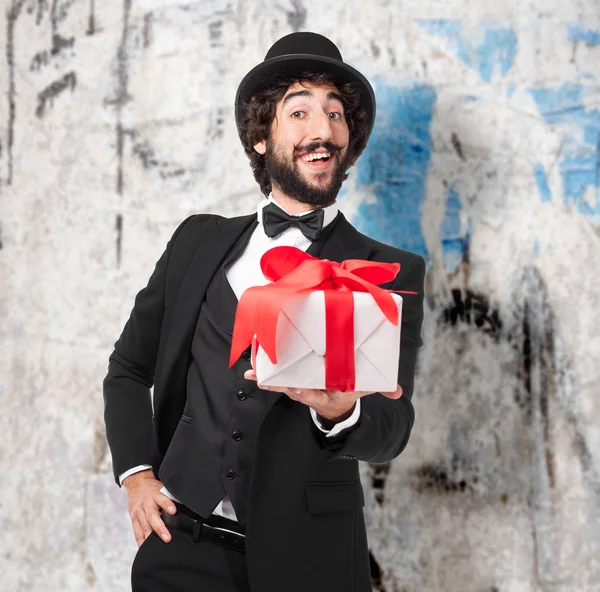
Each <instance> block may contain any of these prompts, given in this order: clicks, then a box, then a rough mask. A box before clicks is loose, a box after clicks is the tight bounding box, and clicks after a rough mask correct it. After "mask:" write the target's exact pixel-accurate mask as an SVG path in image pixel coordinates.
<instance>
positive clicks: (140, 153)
mask: <svg viewBox="0 0 600 592" xmlns="http://www.w3.org/2000/svg"><path fill="white" fill-rule="evenodd" d="M129 135H130V136H131V137H132V138H134V139H135V138H137V136H138V134H137V132H131V133H130V134H129ZM132 150H133V153H134V154H135V156H137V157H138V159H139V161H140V162H141V163H142V166H143V167H144V168H145V169H146V170H156V171H157V172H158V174H159V175H160V178H161V179H171V178H173V177H180V176H181V175H183V174H185V172H186V170H185V168H183V167H182V166H180V165H176V164H172V163H169V162H167V161H165V160H159V159H158V158H157V157H156V154H155V152H154V149H153V148H152V147H151V146H150V143H149V142H148V141H147V140H138V141H134V144H133V149H132Z"/></svg>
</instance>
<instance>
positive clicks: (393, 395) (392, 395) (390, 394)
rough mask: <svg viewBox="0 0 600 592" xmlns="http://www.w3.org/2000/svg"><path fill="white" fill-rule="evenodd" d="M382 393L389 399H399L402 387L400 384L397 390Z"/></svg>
mask: <svg viewBox="0 0 600 592" xmlns="http://www.w3.org/2000/svg"><path fill="white" fill-rule="evenodd" d="M381 394H382V395H383V396H384V397H387V398H388V399H399V398H400V397H401V396H402V387H401V386H400V385H398V388H397V389H396V390H395V391H392V392H387V393H381Z"/></svg>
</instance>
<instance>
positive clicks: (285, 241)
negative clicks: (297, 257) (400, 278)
mask: <svg viewBox="0 0 600 592" xmlns="http://www.w3.org/2000/svg"><path fill="white" fill-rule="evenodd" d="M268 201H269V202H272V203H275V204H276V205H277V206H279V204H278V203H277V202H276V201H275V199H274V198H273V196H272V195H270V196H269V197H268ZM267 203H268V202H267V200H265V199H263V200H261V203H260V204H259V206H258V212H257V217H258V226H257V227H256V228H255V230H254V232H253V233H252V236H251V237H250V240H249V241H248V245H247V246H246V248H245V249H244V252H243V253H242V255H241V256H240V257H239V258H238V259H237V260H236V261H234V262H233V263H232V265H231V266H230V267H229V269H227V270H226V276H227V281H228V282H229V284H230V286H231V288H232V290H233V292H234V293H235V296H236V298H237V299H238V300H239V299H240V297H241V296H242V294H243V293H244V291H245V290H247V289H248V288H251V287H252V286H264V285H266V284H269V283H271V282H269V280H267V279H265V277H264V275H263V273H262V271H261V269H260V259H261V257H262V256H263V255H264V254H265V253H266V252H267V251H268V250H269V249H272V248H273V247H281V246H290V247H296V248H298V249H302V250H303V251H306V250H307V249H308V248H309V247H310V245H311V241H310V239H308V238H306V237H305V236H304V235H303V234H302V232H301V231H300V229H299V228H293V227H290V228H288V229H287V230H285V231H284V232H282V233H281V234H279V235H277V236H275V237H273V238H270V237H268V236H267V235H266V234H265V232H264V229H263V225H262V210H263V208H264V207H265V206H266V205H267ZM279 207H281V206H279ZM282 209H284V208H282ZM308 213H309V212H303V213H302V214H299V215H300V216H304V215H306V214H308ZM323 213H324V218H323V228H325V227H326V226H327V225H328V224H331V222H333V220H334V219H335V217H336V216H337V214H338V206H337V203H335V202H334V203H333V204H331V205H329V206H327V207H325V208H323ZM310 414H311V417H312V419H313V421H314V423H315V425H316V426H317V427H318V428H319V430H321V431H322V432H324V433H325V434H326V435H327V437H328V438H330V437H332V436H335V435H336V434H339V433H340V432H341V431H342V430H343V429H345V428H349V427H351V426H353V425H355V424H356V422H357V421H358V418H359V417H360V399H358V400H357V401H356V405H355V407H354V411H353V412H352V414H351V415H350V417H349V418H348V419H345V420H344V421H342V422H340V423H338V424H336V425H334V426H333V428H331V430H327V429H325V428H324V427H323V425H322V424H321V422H320V421H319V418H318V416H317V413H316V411H315V410H314V409H312V408H310ZM150 468H151V467H150V465H139V466H137V467H133V468H132V469H129V470H128V471H125V472H124V473H121V475H119V481H120V483H121V484H122V483H123V480H124V479H125V478H126V477H128V476H129V475H133V474H134V473H137V472H139V471H144V470H146V469H150ZM161 493H164V494H165V495H166V496H167V497H170V498H171V499H172V500H174V501H179V500H178V499H177V498H176V497H175V496H174V495H173V494H172V493H171V492H170V491H168V490H167V488H166V487H163V488H162V489H161ZM213 513H214V514H217V515H219V516H223V517H225V518H229V519H230V520H237V517H236V515H235V512H234V510H233V506H232V505H231V501H230V500H229V498H228V497H227V496H225V497H224V498H223V500H221V501H220V502H219V505H218V506H217V507H216V508H215V509H214V512H213Z"/></svg>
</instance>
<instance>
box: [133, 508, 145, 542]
mask: <svg viewBox="0 0 600 592" xmlns="http://www.w3.org/2000/svg"><path fill="white" fill-rule="evenodd" d="M131 525H132V526H133V535H134V536H135V542H136V543H137V546H138V549H139V548H140V547H141V546H142V543H143V542H144V541H145V540H146V537H145V536H144V532H143V530H142V525H141V524H140V521H139V520H138V519H137V517H136V516H132V517H131Z"/></svg>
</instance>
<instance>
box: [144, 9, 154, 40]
mask: <svg viewBox="0 0 600 592" xmlns="http://www.w3.org/2000/svg"><path fill="white" fill-rule="evenodd" d="M153 24H154V13H153V12H147V13H146V14H145V15H144V28H143V29H142V39H143V40H144V47H150V45H152V39H153V36H152V25H153Z"/></svg>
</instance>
